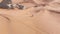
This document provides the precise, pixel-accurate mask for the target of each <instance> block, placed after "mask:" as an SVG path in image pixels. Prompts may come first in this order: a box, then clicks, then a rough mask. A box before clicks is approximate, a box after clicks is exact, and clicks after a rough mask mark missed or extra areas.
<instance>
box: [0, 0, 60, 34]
mask: <svg viewBox="0 0 60 34" xmlns="http://www.w3.org/2000/svg"><path fill="white" fill-rule="evenodd" d="M27 1H28V0H26V1H25V2H24V0H12V2H13V4H15V3H21V4H22V5H24V6H25V7H24V9H23V10H21V9H18V8H15V9H1V8H0V34H60V25H59V24H60V15H59V11H60V6H59V3H57V2H58V1H56V0H55V1H51V2H48V1H47V2H46V1H44V2H43V1H42V0H33V1H34V2H33V1H30V0H29V1H28V2H27ZM49 1H50V0H49ZM54 2H56V3H54ZM45 4H46V6H45ZM36 5H38V7H37V6H36ZM43 5H44V6H43Z"/></svg>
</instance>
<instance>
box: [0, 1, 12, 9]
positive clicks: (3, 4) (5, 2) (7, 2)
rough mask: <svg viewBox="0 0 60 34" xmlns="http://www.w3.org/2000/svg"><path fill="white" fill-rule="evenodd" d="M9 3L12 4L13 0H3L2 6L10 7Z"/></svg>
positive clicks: (0, 4) (0, 6) (4, 7)
mask: <svg viewBox="0 0 60 34" xmlns="http://www.w3.org/2000/svg"><path fill="white" fill-rule="evenodd" d="M7 4H12V1H11V0H3V1H1V3H0V8H3V9H8V8H9V6H8V5H7Z"/></svg>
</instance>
